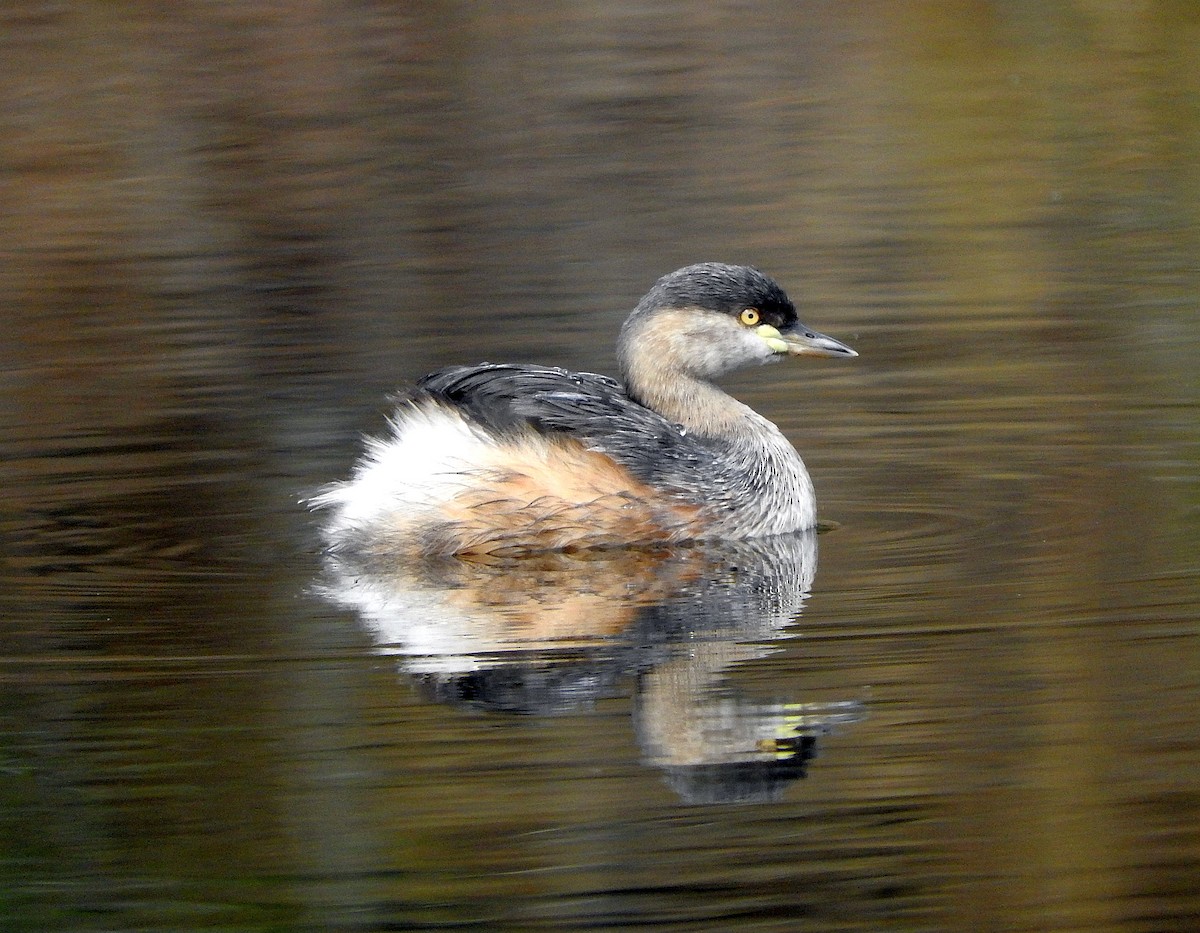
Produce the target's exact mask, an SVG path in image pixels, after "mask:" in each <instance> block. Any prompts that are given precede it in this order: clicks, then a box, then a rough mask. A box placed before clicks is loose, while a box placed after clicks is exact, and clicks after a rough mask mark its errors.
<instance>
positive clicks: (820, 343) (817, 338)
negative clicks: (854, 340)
mask: <svg viewBox="0 0 1200 933" xmlns="http://www.w3.org/2000/svg"><path fill="white" fill-rule="evenodd" d="M779 337H780V339H781V340H782V341H783V342H784V343H785V344H787V355H788V356H826V357H840V358H843V359H849V358H850V357H852V356H858V354H857V353H856V352H855V351H853V350H851V349H850V348H849V347H848V346H846V345H845V344H844V343H842V342H841V341H840V340H834V339H833V338H832V337H826V336H825V335H824V334H818V333H817V332H816V331H815V330H808V329H807V328H805V327H799V328H797V329H796V330H793V331H791V332H789V333H786V334H780V335H779Z"/></svg>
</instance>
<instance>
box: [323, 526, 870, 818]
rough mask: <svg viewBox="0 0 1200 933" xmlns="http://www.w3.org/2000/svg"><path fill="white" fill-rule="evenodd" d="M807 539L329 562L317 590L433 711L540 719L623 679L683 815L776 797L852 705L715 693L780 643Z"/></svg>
mask: <svg viewBox="0 0 1200 933" xmlns="http://www.w3.org/2000/svg"><path fill="white" fill-rule="evenodd" d="M816 563H817V540H816V534H815V533H812V532H809V533H801V534H795V535H784V536H778V537H772V538H761V539H756V540H747V541H726V542H716V543H704V544H697V545H695V546H691V547H676V548H671V549H654V550H633V549H622V550H616V551H594V552H584V553H574V554H565V553H550V554H543V555H538V556H527V557H523V558H511V559H497V558H492V559H484V560H479V559H475V560H463V559H459V558H445V559H429V560H426V561H420V562H414V563H410V564H403V565H396V564H387V565H385V564H384V563H382V562H380V563H375V564H368V565H364V564H361V563H356V562H353V561H350V560H348V559H346V558H345V557H340V556H332V555H331V556H330V557H329V558H328V559H327V565H326V576H325V579H324V580H323V581H322V582H321V584H320V585H319V586H318V591H319V592H321V593H322V594H323V595H324V596H326V597H327V598H329V599H331V600H333V601H336V602H337V603H339V604H342V605H344V606H348V607H351V608H353V609H354V610H356V611H357V613H358V615H359V618H360V619H361V621H362V624H363V626H364V627H365V628H366V630H367V631H368V632H369V633H370V635H371V637H372V638H373V639H374V641H375V645H376V650H377V651H378V652H379V653H380V654H384V655H388V656H394V657H397V658H398V659H399V669H400V671H401V673H402V674H403V675H404V676H406V677H409V678H412V679H413V680H414V681H415V682H417V683H418V684H420V685H421V687H422V689H423V692H424V693H425V694H426V695H427V696H429V697H430V698H431V699H434V700H436V701H438V702H442V703H447V704H451V705H455V706H464V707H470V708H473V709H478V710H486V711H488V712H497V713H510V714H533V715H553V714H556V713H564V712H569V711H577V710H579V709H586V708H590V707H591V706H593V705H594V704H595V703H596V701H597V700H600V699H602V698H604V697H609V696H615V695H618V693H620V692H624V690H623V688H622V687H619V686H618V684H619V683H622V682H624V681H625V680H626V679H628V678H632V679H633V680H634V684H635V686H634V689H633V695H634V701H635V703H634V717H635V719H636V722H635V727H636V731H637V735H638V741H639V745H640V747H641V750H642V758H643V761H644V762H645V763H646V764H647V765H650V766H652V767H655V768H660V769H662V770H663V771H664V773H665V775H666V777H667V780H668V782H669V783H670V784H671V786H672V787H673V788H675V790H676V791H677V792H678V793H679V794H680V796H681V797H682V798H683V799H685V800H687V801H690V802H697V803H699V802H726V803H727V802H734V801H762V800H772V799H777V798H778V796H779V795H780V794H781V793H782V791H783V789H784V788H785V787H786V786H787V785H788V784H789V783H791V782H792V781H795V780H797V779H799V778H802V777H804V775H805V770H806V767H807V765H808V762H809V760H810V759H811V758H812V757H813V755H814V754H815V753H816V745H817V738H818V737H819V736H820V735H822V734H824V733H826V732H827V731H828V730H829V729H831V728H832V727H834V726H836V725H839V724H843V723H850V722H855V721H857V720H858V719H859V718H861V716H862V708H861V705H860V704H859V703H858V702H857V701H855V700H846V701H840V702H832V703H828V702H827V703H803V702H799V701H797V700H795V699H794V698H785V699H778V700H769V701H764V700H758V699H754V698H750V697H747V696H743V695H741V694H740V693H739V692H738V691H737V690H736V689H735V688H734V687H732V686H731V685H730V684H729V683H728V682H727V677H728V674H729V673H730V670H731V669H732V668H733V667H734V666H735V665H738V664H741V663H745V662H748V661H753V660H755V659H758V658H762V657H764V656H766V655H767V654H770V653H772V652H773V651H774V650H775V648H776V646H777V644H778V642H780V641H781V640H782V639H785V638H787V637H788V625H789V623H791V622H792V621H793V620H794V619H795V618H796V617H797V616H798V615H799V613H800V611H801V609H802V607H803V604H804V601H805V599H806V597H807V596H808V593H809V590H810V589H811V587H812V582H813V577H814V574H815V572H816Z"/></svg>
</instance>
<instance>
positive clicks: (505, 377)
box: [417, 363, 712, 488]
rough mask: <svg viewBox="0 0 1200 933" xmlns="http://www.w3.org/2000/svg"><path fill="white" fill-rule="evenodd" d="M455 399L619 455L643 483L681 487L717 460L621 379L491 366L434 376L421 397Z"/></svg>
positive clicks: (503, 423) (523, 426) (513, 425)
mask: <svg viewBox="0 0 1200 933" xmlns="http://www.w3.org/2000/svg"><path fill="white" fill-rule="evenodd" d="M422 394H424V395H427V396H431V397H433V398H437V399H441V400H443V401H447V402H450V403H451V404H452V405H454V407H456V408H458V409H459V410H460V411H462V412H463V413H464V414H466V415H467V417H469V418H470V419H471V420H472V421H475V422H476V423H478V424H480V425H482V426H484V427H486V428H489V429H490V430H493V431H496V432H499V433H509V432H520V431H524V430H534V431H537V432H539V433H542V434H550V435H553V434H565V435H568V436H570V437H574V438H576V439H578V440H579V441H580V442H582V443H583V444H585V445H586V446H588V447H590V448H592V449H594V450H599V451H601V452H603V453H605V454H607V455H608V456H610V457H612V458H613V459H614V460H616V461H617V462H618V463H620V464H621V465H622V466H624V467H625V468H626V469H627V470H629V471H630V472H631V473H632V474H633V475H634V476H636V477H637V478H638V479H640V480H642V481H643V482H646V483H649V484H651V485H656V486H666V487H668V488H669V487H673V486H675V485H676V483H677V482H678V480H679V478H680V475H681V474H682V475H683V476H691V477H694V476H695V475H696V471H697V470H699V469H701V468H702V465H703V464H705V463H707V462H708V461H710V460H711V458H712V452H711V451H710V450H709V449H708V447H707V445H706V444H705V443H704V442H703V441H702V440H700V439H698V438H693V437H691V436H689V435H687V434H685V433H684V431H683V429H682V428H680V427H679V426H678V425H676V424H672V423H671V422H670V421H668V420H667V419H665V418H664V417H662V415H660V414H658V413H657V412H654V411H651V410H650V409H649V408H646V407H645V406H644V405H639V404H638V403H637V402H635V401H634V400H633V399H631V398H630V397H629V396H628V395H626V394H625V390H624V388H623V387H622V386H621V384H620V383H619V382H617V381H616V380H615V379H610V378H608V377H607V376H599V375H596V374H595V373H575V372H570V371H568V370H565V369H557V368H554V367H549V366H527V365H518V364H508V363H483V364H481V365H479V366H455V367H451V368H449V369H442V370H438V371H437V372H435V373H431V374H430V375H428V376H426V377H425V378H424V379H422V380H421V381H420V382H419V383H417V396H418V397H419V396H420V395H422Z"/></svg>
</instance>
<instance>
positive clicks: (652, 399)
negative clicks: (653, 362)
mask: <svg viewBox="0 0 1200 933" xmlns="http://www.w3.org/2000/svg"><path fill="white" fill-rule="evenodd" d="M640 375H641V378H631V377H632V376H633V374H632V373H631V374H627V376H626V379H627V385H628V389H629V394H630V395H631V396H633V397H634V398H635V399H637V400H638V401H639V402H641V404H643V405H645V406H646V407H647V408H652V409H654V411H656V412H658V413H659V414H660V415H662V416H663V417H664V418H666V419H667V420H668V421H672V422H674V423H675V424H678V425H681V426H682V427H683V428H684V430H686V431H687V432H688V433H690V434H694V435H697V436H699V437H708V438H714V439H718V438H719V439H725V440H730V441H733V440H738V439H741V438H742V437H743V436H744V435H745V434H746V433H747V430H748V429H753V427H756V426H757V425H756V422H758V421H760V420H762V419H761V416H759V415H758V414H756V413H755V412H754V411H753V409H751V408H750V407H749V406H747V405H743V404H742V403H741V402H739V401H738V400H737V399H735V398H734V397H733V396H731V395H729V394H728V393H726V392H723V391H722V390H721V389H719V388H717V386H715V385H713V383H711V382H708V381H706V380H704V379H697V378H696V377H694V376H689V375H685V374H683V373H679V372H673V371H671V370H669V369H664V370H660V371H658V372H650V373H645V372H643V373H642V374H640Z"/></svg>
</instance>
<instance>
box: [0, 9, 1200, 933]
mask: <svg viewBox="0 0 1200 933" xmlns="http://www.w3.org/2000/svg"><path fill="white" fill-rule="evenodd" d="M1198 50H1200V20H1198V19H1197V18H1196V16H1195V15H1194V10H1193V9H1192V8H1191V6H1190V5H1189V4H1186V3H1180V4H1171V3H1161V4H1135V5H1130V4H1124V3H1107V2H1094V3H1082V2H1080V3H1073V2H1068V3H1061V4H1055V5H1050V6H1047V5H1044V4H1032V3H1011V4H983V3H970V2H968V3H963V4H954V5H941V4H908V3H903V4H897V3H883V2H880V3H864V4H852V5H847V4H837V3H811V4H774V3H764V4H746V5H732V6H728V7H714V8H713V9H711V10H709V9H705V10H701V9H700V8H698V7H691V6H687V5H682V6H679V5H673V4H668V5H665V6H664V5H661V4H646V5H643V4H637V3H612V4H604V5H597V6H594V7H586V6H576V7H571V6H563V7H555V8H548V7H544V6H537V5H526V6H522V5H521V4H517V5H516V6H513V5H511V4H494V5H493V4H482V5H462V4H447V3H428V4H415V5H389V4H367V5H362V4H345V3H339V2H332V3H326V4H305V3H280V4H275V5H270V6H261V5H255V4H242V3H238V2H234V0H230V2H225V3H218V4H212V5H195V6H194V5H182V6H180V7H178V8H173V7H172V8H170V9H169V10H168V9H166V8H164V9H163V10H160V11H157V12H150V11H149V10H148V8H146V7H143V6H140V5H127V4H122V3H113V4H107V5H106V4H99V5H97V4H85V5H78V4H65V3H64V4H58V3H32V2H23V0H22V2H16V3H10V4H9V5H8V6H7V8H6V10H5V11H4V12H3V13H2V14H0V62H2V63H3V64H0V73H2V74H3V81H2V82H0V128H2V130H3V132H0V166H2V168H3V171H2V172H0V204H2V205H3V206H2V207H0V223H2V224H3V234H4V235H3V245H2V246H0V250H2V251H3V262H2V263H0V308H2V314H3V318H2V319H3V321H4V322H5V324H6V327H5V328H4V332H3V334H2V335H0V382H2V386H3V390H4V391H3V393H2V394H0V400H2V401H0V454H2V457H3V463H4V480H3V483H2V484H0V541H2V542H3V545H2V546H3V552H2V563H0V575H2V584H0V741H2V745H0V794H2V795H3V796H2V803H0V840H2V845H0V927H2V928H4V929H12V930H21V931H24V930H29V931H43V930H63V931H101V930H105V931H107V930H247V931H250V930H253V931H259V930H262V931H267V930H271V931H275V930H364V931H365V930H401V929H403V930H409V929H411V930H422V929H487V930H491V929H513V930H524V929H542V930H559V929H567V930H570V929H589V930H606V929H616V928H632V929H643V928H644V929H654V930H726V929H731V928H736V929H749V930H772V931H775V930H778V931H789V930H881V929H887V930H967V929H970V930H1056V931H1057V930H1073V931H1074V930H1078V931H1147V933H1150V931H1184V930H1195V929H1200V884H1197V878H1198V877H1200V712H1198V710H1200V560H1198V559H1197V554H1198V553H1200V483H1198V480H1197V477H1198V475H1200V470H1198V467H1200V367H1198V366H1197V363H1196V361H1197V359H1198V358H1200V313H1198V311H1200V309H1198V308H1197V297H1196V296H1197V295H1198V294H1200V261H1198V256H1200V238H1198V237H1197V230H1200V172H1198V171H1197V166H1198V165H1200V146H1198V144H1197V140H1200V119H1198V110H1197V107H1196V101H1197V100H1200V67H1198V66H1200V61H1198V59H1200V53H1198ZM700 259H719V260H726V261H735V262H752V263H754V264H756V265H759V266H761V267H763V268H764V269H766V270H767V271H769V272H771V273H772V274H774V275H775V276H776V277H777V278H779V279H780V280H781V281H782V282H783V283H784V285H785V286H786V287H787V288H788V289H789V291H790V292H791V293H792V295H793V297H795V298H796V299H797V301H798V304H800V305H801V307H802V314H803V316H804V317H805V319H806V320H808V321H809V322H810V323H811V324H812V325H813V326H815V327H818V328H819V329H821V330H823V331H825V332H827V333H830V334H831V335H834V336H837V337H839V338H841V339H845V340H846V341H847V342H849V343H850V344H851V345H853V346H854V347H855V348H856V349H858V350H859V351H860V353H861V357H860V358H859V359H857V360H854V361H852V362H847V363H839V364H834V363H825V364H823V363H820V362H817V363H813V364H809V365H801V364H799V363H797V364H795V365H791V366H777V367H772V368H769V369H766V370H762V371H759V372H753V373H745V374H740V375H739V376H738V377H737V378H736V379H733V380H731V381H730V383H729V388H730V389H731V390H732V391H734V392H735V393H736V394H737V395H738V396H739V397H740V398H742V399H743V400H745V401H747V402H748V403H750V404H752V405H753V406H754V407H756V408H757V409H759V410H760V411H763V412H764V413H766V414H768V415H769V416H770V417H772V418H773V419H774V420H776V421H777V422H778V423H779V425H780V426H781V427H782V428H783V430H784V431H785V432H786V433H787V434H788V436H789V437H790V438H791V439H792V440H793V441H794V442H795V443H796V445H797V446H798V448H799V449H800V450H801V451H802V452H803V453H804V455H805V458H806V460H807V462H808V464H809V467H810V470H811V472H812V473H813V475H814V478H815V482H816V485H817V490H818V497H819V501H820V508H821V513H822V517H823V518H824V519H825V520H826V521H827V522H828V523H829V524H830V525H833V526H835V527H834V530H832V531H829V532H827V533H824V534H820V535H802V536H798V537H796V538H794V539H786V540H782V541H777V542H763V543H758V544H754V545H739V546H712V547H706V548H692V549H684V550H682V551H680V552H678V553H673V554H657V555H636V554H620V553H618V554H609V555H604V556H603V557H597V558H594V559H586V560H585V559H546V560H538V561H524V562H519V563H517V564H511V563H509V564H494V565H483V566H478V565H476V566H468V565H463V564H457V563H449V564H443V565H440V566H436V567H400V568H378V567H374V568H372V567H366V568H364V567H353V566H347V565H344V564H337V563H335V562H331V561H329V560H326V559H324V558H323V557H322V556H321V553H320V548H319V545H318V538H317V534H316V529H315V528H314V524H313V520H312V518H311V517H310V516H309V515H308V514H307V513H306V512H305V511H304V510H303V509H302V508H301V507H300V506H299V505H298V500H299V499H300V497H302V496H303V495H305V494H306V493H309V492H311V491H312V490H313V489H315V488H316V487H317V486H319V485H320V484H321V483H324V482H327V481H328V480H330V479H333V478H337V477H339V476H342V475H344V474H345V473H346V471H347V470H348V468H349V466H350V464H351V463H352V461H353V458H354V456H355V452H356V450H357V448H358V445H359V436H360V434H361V433H362V432H364V431H368V432H369V431H375V430H379V429H380V428H381V427H382V424H383V417H384V413H385V412H386V408H387V402H386V396H387V393H388V392H390V391H392V390H393V389H394V388H396V387H397V386H399V385H402V384H403V383H404V382H405V381H406V380H411V379H413V378H415V377H417V376H419V375H420V374H422V373H424V372H426V371H428V370H430V369H432V368H434V367H436V366H440V365H445V364H448V363H456V362H470V361H475V360H480V359H493V360H524V361H535V360H536V361H540V362H549V363H556V364H560V365H566V366H571V367H574V368H580V369H588V370H595V371H609V372H611V371H612V367H613V358H612V350H611V347H612V342H613V339H614V336H615V333H616V330H617V328H618V327H619V324H620V322H621V320H622V319H623V317H624V315H625V313H626V312H627V310H628V309H629V308H630V307H632V305H633V303H634V302H635V301H636V299H637V297H638V296H639V295H640V294H641V293H642V292H643V291H644V290H645V289H646V288H647V287H648V286H649V285H650V284H651V283H652V282H653V281H654V279H655V278H656V277H657V276H659V275H661V274H662V273H664V272H667V271H670V270H671V269H674V268H676V267H678V266H680V265H683V264H685V263H688V262H692V261H697V260H700Z"/></svg>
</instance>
